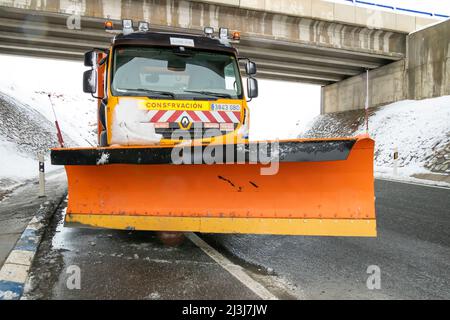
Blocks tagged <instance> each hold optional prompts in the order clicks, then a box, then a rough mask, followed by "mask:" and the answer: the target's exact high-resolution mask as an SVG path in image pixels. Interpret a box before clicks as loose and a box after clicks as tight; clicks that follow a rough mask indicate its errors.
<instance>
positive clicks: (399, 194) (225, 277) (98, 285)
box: [25, 180, 450, 299]
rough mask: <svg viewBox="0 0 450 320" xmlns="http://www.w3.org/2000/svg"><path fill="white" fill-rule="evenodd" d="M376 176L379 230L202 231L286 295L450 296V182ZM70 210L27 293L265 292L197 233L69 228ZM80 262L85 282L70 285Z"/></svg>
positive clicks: (248, 295)
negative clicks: (326, 233)
mask: <svg viewBox="0 0 450 320" xmlns="http://www.w3.org/2000/svg"><path fill="white" fill-rule="evenodd" d="M375 186H376V196H377V221H378V237H377V238H343V237H337V238H332V237H301V236H266V235H212V234H209V235H201V237H202V238H203V239H204V240H206V242H208V243H209V244H210V245H212V246H213V247H214V248H216V249H217V250H218V251H219V252H221V253H223V254H224V255H225V256H227V257H228V258H229V259H230V260H231V261H233V262H234V263H235V264H236V265H238V267H240V268H242V269H243V270H244V271H245V272H247V273H248V274H249V275H251V277H252V278H253V279H255V281H257V282H258V283H260V284H261V285H263V286H264V287H265V288H267V289H268V290H269V291H271V292H272V293H273V294H274V295H275V296H277V297H278V298H281V299H292V298H298V299H302V298H309V299H362V298H367V299H403V298H405V299H413V298H418V299H432V298H437V299H444V298H446V299H449V298H450V271H449V270H450V210H449V208H450V190H449V189H439V188H432V187H425V186H415V185H409V184H402V183H397V182H388V181H380V180H377V181H376V185H375ZM63 214H64V212H58V213H57V214H56V215H55V217H54V219H53V222H52V225H51V226H50V227H49V229H48V232H47V234H46V235H45V239H44V241H43V243H42V244H41V247H40V249H39V251H38V254H37V258H36V260H35V262H34V264H33V268H32V277H31V281H30V283H29V284H28V293H27V295H26V296H25V297H26V298H29V299H31V298H44V299H73V298H81V299H258V298H259V296H258V295H256V294H255V292H254V291H252V290H250V289H249V287H248V286H246V285H244V284H243V283H242V282H241V281H239V280H238V279H237V278H236V277H233V276H232V275H231V274H230V273H229V272H228V271H226V270H225V269H224V268H223V267H222V266H221V265H219V264H218V263H216V262H215V261H214V260H213V259H211V258H210V257H209V256H208V255H206V254H205V253H204V252H203V251H202V250H201V249H200V248H199V247H197V246H196V245H194V244H193V243H192V242H191V241H189V240H187V241H185V242H184V244H183V245H181V246H180V247H177V248H170V247H166V246H164V245H162V244H161V243H160V242H159V240H158V239H157V238H156V235H155V233H152V232H130V231H113V230H94V229H69V228H64V227H63V226H62V224H61V221H62V217H63ZM73 266H76V267H78V268H79V270H80V275H81V281H80V284H81V289H72V290H71V289H69V288H68V285H67V284H68V280H69V282H70V276H71V275H72V273H70V270H71V269H70V268H71V267H73ZM369 267H370V268H372V269H371V270H373V268H374V267H375V268H378V269H379V270H380V285H381V287H380V289H373V290H369V289H368V287H367V284H366V281H367V279H368V277H369V276H370V274H368V273H367V270H368V268H369ZM370 268H369V269H370ZM68 271H69V273H68Z"/></svg>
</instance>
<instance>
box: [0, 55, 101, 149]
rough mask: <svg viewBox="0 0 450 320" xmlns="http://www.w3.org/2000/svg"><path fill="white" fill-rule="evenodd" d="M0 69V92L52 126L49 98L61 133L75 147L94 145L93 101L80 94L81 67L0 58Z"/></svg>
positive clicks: (56, 61) (81, 92)
mask: <svg viewBox="0 0 450 320" xmlns="http://www.w3.org/2000/svg"><path fill="white" fill-rule="evenodd" d="M0 68H1V70H2V76H1V77H0V92H2V93H3V94H5V95H8V96H10V97H12V98H14V99H16V100H17V101H19V102H20V103H23V104H25V105H27V106H29V107H30V108H32V109H34V110H36V111H38V112H39V113H40V114H42V115H43V116H44V117H45V118H47V119H48V120H49V121H51V122H52V123H53V122H54V121H55V117H54V115H53V112H52V108H51V103H50V99H49V97H48V95H49V94H50V95H51V100H52V101H53V104H54V105H55V112H56V116H57V117H58V121H59V124H60V126H61V129H62V131H64V133H65V134H66V135H67V136H68V137H70V138H71V139H72V140H73V141H74V142H75V144H76V145H78V146H89V145H90V144H96V139H97V138H96V131H95V130H96V123H97V118H96V100H95V99H94V98H92V97H91V96H90V95H88V94H85V93H84V92H83V90H82V77H83V71H85V70H86V67H84V66H83V63H81V62H72V61H62V60H51V59H39V58H23V57H15V56H8V55H0ZM5 75H7V76H5Z"/></svg>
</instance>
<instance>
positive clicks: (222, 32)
mask: <svg viewBox="0 0 450 320" xmlns="http://www.w3.org/2000/svg"><path fill="white" fill-rule="evenodd" d="M219 38H220V39H228V28H220V29H219Z"/></svg>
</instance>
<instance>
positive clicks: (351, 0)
mask: <svg viewBox="0 0 450 320" xmlns="http://www.w3.org/2000/svg"><path fill="white" fill-rule="evenodd" d="M341 1H342V2H351V3H353V4H355V5H357V4H361V5H365V6H374V7H378V8H383V9H390V10H392V11H401V12H406V13H412V14H418V15H425V16H428V17H437V18H444V19H446V18H450V16H448V15H445V14H441V13H433V12H427V11H421V10H414V9H408V8H402V7H397V6H391V5H387V4H383V3H375V2H369V1H362V0H341ZM333 2H338V1H336V0H333Z"/></svg>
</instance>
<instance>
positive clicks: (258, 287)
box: [186, 232, 278, 300]
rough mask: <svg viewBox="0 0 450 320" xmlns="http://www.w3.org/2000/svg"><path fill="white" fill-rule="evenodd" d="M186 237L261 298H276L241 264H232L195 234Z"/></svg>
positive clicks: (187, 234) (188, 234) (190, 233)
mask: <svg viewBox="0 0 450 320" xmlns="http://www.w3.org/2000/svg"><path fill="white" fill-rule="evenodd" d="M186 237H187V238H188V239H189V240H191V242H193V243H194V244H195V245H196V246H197V247H199V248H200V249H201V250H202V251H203V252H204V253H206V254H207V255H208V256H209V257H210V258H212V259H213V260H214V261H215V262H217V263H218V264H219V265H220V266H221V267H222V268H224V269H225V270H226V271H228V272H229V273H230V274H231V275H232V276H234V277H235V278H236V279H237V280H239V281H240V282H241V283H242V284H243V285H245V286H246V287H247V288H248V289H250V290H251V291H252V292H253V293H255V294H256V295H257V296H258V297H260V298H261V299H263V300H278V298H277V297H276V296H275V295H274V294H272V293H271V292H270V291H269V290H267V289H266V287H264V286H263V285H262V284H261V283H259V282H258V281H256V280H255V279H253V278H252V277H250V276H249V275H248V274H247V273H246V272H245V271H244V270H243V268H242V267H241V266H239V265H236V264H234V263H233V262H231V261H230V260H228V259H227V258H226V257H225V256H224V255H222V254H221V253H220V252H218V251H217V250H216V249H214V248H213V247H211V246H210V245H209V244H208V243H206V242H205V241H204V240H203V239H201V238H200V237H199V236H197V235H196V234H194V233H192V232H189V233H186Z"/></svg>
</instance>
